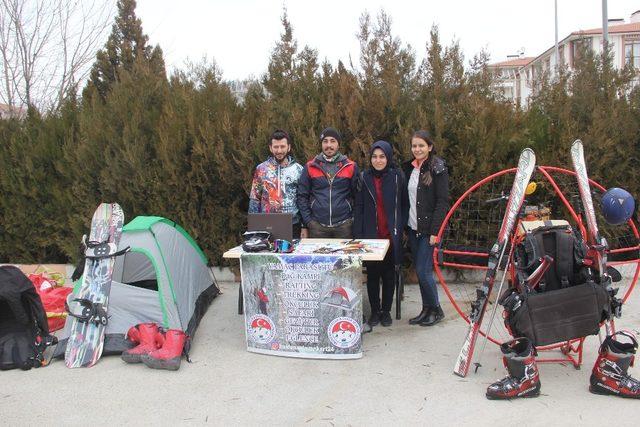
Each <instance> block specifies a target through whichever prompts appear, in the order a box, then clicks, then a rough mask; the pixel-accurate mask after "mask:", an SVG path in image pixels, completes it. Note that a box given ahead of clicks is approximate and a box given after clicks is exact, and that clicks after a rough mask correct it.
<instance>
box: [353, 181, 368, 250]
mask: <svg viewBox="0 0 640 427" xmlns="http://www.w3.org/2000/svg"><path fill="white" fill-rule="evenodd" d="M356 179H357V180H358V184H357V185H356V189H355V203H354V208H353V237H355V238H356V239H362V238H363V234H364V223H363V221H364V191H366V189H365V188H364V182H362V174H358V175H356Z"/></svg>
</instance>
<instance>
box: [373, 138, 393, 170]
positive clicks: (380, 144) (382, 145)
mask: <svg viewBox="0 0 640 427" xmlns="http://www.w3.org/2000/svg"><path fill="white" fill-rule="evenodd" d="M376 148H379V149H381V150H382V151H383V152H384V155H385V156H386V157H387V166H385V168H384V169H382V170H380V171H379V170H376V168H374V167H373V166H372V165H371V156H373V150H375V149H376ZM369 165H371V173H372V174H373V176H378V177H379V176H382V175H384V174H385V173H387V172H388V171H389V168H390V167H393V148H391V144H389V143H388V142H387V141H376V142H374V143H373V145H372V146H371V150H369Z"/></svg>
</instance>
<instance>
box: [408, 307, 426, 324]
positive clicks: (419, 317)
mask: <svg viewBox="0 0 640 427" xmlns="http://www.w3.org/2000/svg"><path fill="white" fill-rule="evenodd" d="M430 312H431V307H429V306H428V305H423V306H422V311H421V312H420V314H418V315H417V316H416V317H412V318H411V319H409V324H410V325H419V324H420V322H422V321H423V320H424V319H425V318H426V317H427V316H428V315H429V313H430Z"/></svg>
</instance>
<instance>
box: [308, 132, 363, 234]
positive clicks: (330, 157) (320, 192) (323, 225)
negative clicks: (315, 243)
mask: <svg viewBox="0 0 640 427" xmlns="http://www.w3.org/2000/svg"><path fill="white" fill-rule="evenodd" d="M320 141H321V143H322V152H321V153H320V154H318V155H317V156H316V157H314V158H313V159H312V160H310V161H308V162H307V164H306V165H305V166H304V168H303V169H302V173H301V174H300V180H299V181H298V209H299V210H300V214H301V215H302V224H303V229H302V237H303V238H305V237H312V238H336V239H350V238H351V237H352V225H353V199H354V194H355V190H356V184H357V177H358V165H356V164H355V162H353V161H351V160H349V159H348V158H347V157H346V156H345V155H343V154H340V152H339V149H340V142H341V141H342V136H341V135H340V132H338V131H337V130H336V129H334V128H330V127H329V128H326V129H324V130H323V131H322V133H321V134H320Z"/></svg>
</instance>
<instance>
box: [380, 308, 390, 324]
mask: <svg viewBox="0 0 640 427" xmlns="http://www.w3.org/2000/svg"><path fill="white" fill-rule="evenodd" d="M380 323H381V324H382V326H391V324H392V323H393V320H392V319H391V313H389V312H388V311H383V312H382V315H381V316H380Z"/></svg>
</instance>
